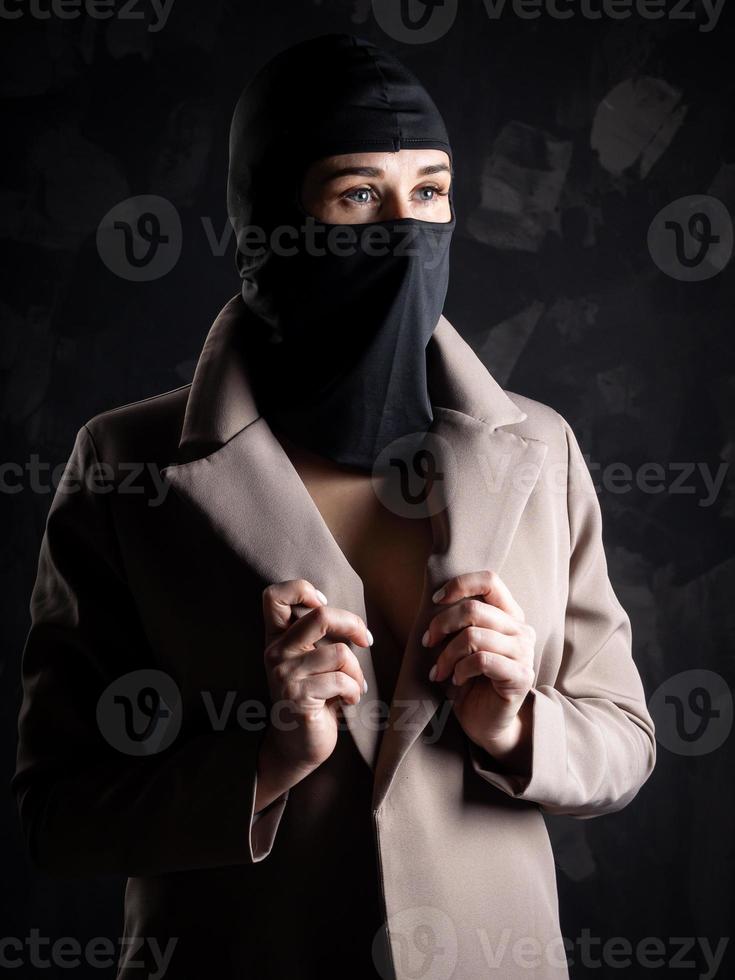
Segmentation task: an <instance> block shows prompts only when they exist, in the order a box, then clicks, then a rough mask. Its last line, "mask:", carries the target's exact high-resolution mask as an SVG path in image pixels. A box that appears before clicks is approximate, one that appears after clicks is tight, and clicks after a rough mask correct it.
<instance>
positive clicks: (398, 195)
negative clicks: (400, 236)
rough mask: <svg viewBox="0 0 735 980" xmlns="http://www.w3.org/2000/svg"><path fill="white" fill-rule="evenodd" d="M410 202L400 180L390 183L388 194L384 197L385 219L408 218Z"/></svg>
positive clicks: (410, 213)
mask: <svg viewBox="0 0 735 980" xmlns="http://www.w3.org/2000/svg"><path fill="white" fill-rule="evenodd" d="M411 215H412V211H411V201H410V200H409V197H408V192H407V191H406V189H405V188H404V187H403V184H402V181H401V180H400V178H396V180H395V181H392V182H391V186H390V192H389V193H387V194H386V195H385V218H388V219H391V218H392V219H397V218H410V217H411Z"/></svg>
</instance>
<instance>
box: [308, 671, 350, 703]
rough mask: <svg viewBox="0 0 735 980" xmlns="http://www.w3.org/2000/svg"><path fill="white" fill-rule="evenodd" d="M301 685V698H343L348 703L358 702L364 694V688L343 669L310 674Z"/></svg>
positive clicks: (318, 699)
mask: <svg viewBox="0 0 735 980" xmlns="http://www.w3.org/2000/svg"><path fill="white" fill-rule="evenodd" d="M299 687H300V698H301V699H306V698H310V699H312V700H314V701H329V700H330V699H331V698H341V699H342V700H343V701H345V702H346V703H347V704H357V703H358V701H359V700H360V696H361V695H362V688H361V687H360V685H359V684H358V683H357V681H356V680H355V678H354V677H349V676H348V675H347V674H345V672H344V671H343V670H335V671H332V672H331V673H326V674H309V676H308V677H304V678H303V679H302V680H301V681H300V683H299ZM294 700H296V699H294Z"/></svg>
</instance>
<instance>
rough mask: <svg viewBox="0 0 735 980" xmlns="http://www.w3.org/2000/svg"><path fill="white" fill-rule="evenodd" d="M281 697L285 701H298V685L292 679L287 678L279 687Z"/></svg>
mask: <svg viewBox="0 0 735 980" xmlns="http://www.w3.org/2000/svg"><path fill="white" fill-rule="evenodd" d="M281 695H282V697H283V699H284V700H285V701H294V702H295V701H298V699H299V685H298V683H297V682H296V681H295V680H294V678H293V677H289V678H287V680H286V681H285V683H284V684H283V686H282V687H281Z"/></svg>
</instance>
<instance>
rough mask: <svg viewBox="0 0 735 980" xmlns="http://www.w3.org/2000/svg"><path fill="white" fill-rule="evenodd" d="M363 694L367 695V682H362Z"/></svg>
mask: <svg viewBox="0 0 735 980" xmlns="http://www.w3.org/2000/svg"><path fill="white" fill-rule="evenodd" d="M362 693H363V694H367V681H363V682H362Z"/></svg>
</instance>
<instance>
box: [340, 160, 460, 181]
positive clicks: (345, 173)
mask: <svg viewBox="0 0 735 980" xmlns="http://www.w3.org/2000/svg"><path fill="white" fill-rule="evenodd" d="M439 173H448V174H450V175H452V176H453V172H452V169H451V168H450V166H449V164H446V163H432V164H429V165H428V166H426V167H420V168H419V169H418V170H417V171H416V175H417V176H418V177H429V176H430V175H431V174H439ZM384 176H385V171H384V170H381V169H380V167H340V168H339V170H330V171H329V172H328V173H326V174H325V175H324V176H323V177H322V179H321V183H322V184H327V183H329V181H330V180H337V179H338V178H339V177H384Z"/></svg>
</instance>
